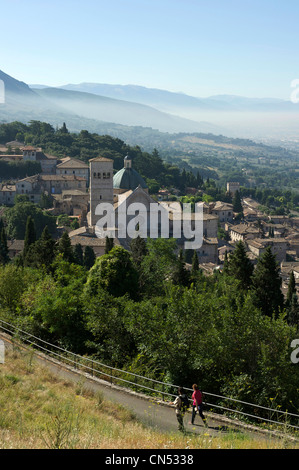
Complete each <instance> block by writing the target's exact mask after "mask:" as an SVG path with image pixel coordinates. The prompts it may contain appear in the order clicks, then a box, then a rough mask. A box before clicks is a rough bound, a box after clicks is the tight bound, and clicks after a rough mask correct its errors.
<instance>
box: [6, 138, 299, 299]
mask: <svg viewBox="0 0 299 470" xmlns="http://www.w3.org/2000/svg"><path fill="white" fill-rule="evenodd" d="M21 151H22V153H21V154H20V155H7V154H3V155H0V160H1V159H5V160H8V161H9V160H10V159H11V160H14V161H16V160H31V161H39V162H40V164H41V172H40V173H39V174H37V175H34V176H29V177H27V178H23V179H20V180H17V181H11V182H7V181H6V182H2V183H0V205H13V204H14V201H15V197H16V196H17V195H26V196H27V197H28V199H29V201H32V202H34V203H39V202H40V199H41V197H42V195H43V194H46V195H47V196H50V198H51V201H52V207H50V208H49V209H47V210H48V211H49V213H52V214H53V215H55V216H58V215H60V214H67V215H68V216H70V217H73V218H76V219H77V220H78V223H79V228H77V229H76V230H71V229H69V228H68V229H67V230H68V231H69V236H70V239H71V242H72V244H73V245H76V244H77V243H80V244H81V245H82V247H83V248H84V247H85V246H87V245H89V246H91V247H92V248H93V250H94V252H95V254H96V256H101V255H102V254H104V252H105V238H99V236H98V234H96V224H97V220H98V219H99V216H98V215H96V207H97V205H98V204H99V203H101V202H104V203H110V204H111V205H113V208H114V211H115V215H116V222H115V224H116V225H115V227H114V229H115V230H114V234H115V235H114V243H115V244H116V245H123V246H125V247H126V248H128V247H129V242H130V239H128V238H125V239H123V238H122V239H120V238H119V237H118V235H117V234H118V230H119V226H118V225H117V220H118V213H119V212H120V210H121V208H122V205H123V204H124V203H126V204H134V203H140V202H141V203H143V204H144V205H145V206H146V207H149V206H150V204H151V203H157V201H158V204H161V205H163V207H164V208H165V207H167V210H168V212H169V213H172V212H173V213H174V212H175V209H174V206H175V204H174V203H173V202H172V201H167V194H166V192H165V191H164V190H162V191H164V192H163V195H160V196H159V194H158V195H157V197H156V198H155V199H153V197H152V196H151V195H150V194H149V193H148V188H147V185H146V183H145V181H144V180H143V178H142V177H141V176H140V175H139V174H138V172H137V171H136V170H135V169H134V168H133V166H132V160H131V159H130V157H128V156H127V157H126V158H125V159H124V167H123V168H122V169H121V170H119V171H117V172H114V169H113V160H112V159H109V158H103V157H98V158H94V159H91V160H89V162H88V164H87V163H84V162H83V161H81V160H79V159H75V158H70V157H65V158H61V159H59V158H57V157H53V156H51V155H46V154H45V153H44V152H43V151H42V149H40V148H34V147H31V146H24V147H21ZM238 189H239V183H238V182H228V183H227V191H228V192H229V193H231V194H234V193H235V192H236V191H237V190H238ZM242 205H243V218H242V221H241V222H239V221H238V220H239V219H237V218H236V215H237V214H235V213H234V211H233V205H232V204H228V203H226V202H222V201H216V202H212V203H209V204H206V203H205V204H204V207H203V211H204V213H203V243H202V246H201V247H200V248H198V249H197V250H196V251H197V254H198V259H199V263H200V267H201V269H202V270H203V272H205V273H207V274H210V273H212V272H213V271H214V270H215V269H221V267H222V265H223V261H224V257H225V252H227V253H228V254H229V253H231V252H233V251H234V249H235V246H236V243H237V242H238V241H240V240H241V241H242V242H244V244H245V246H246V249H247V253H248V256H249V258H250V259H251V260H252V263H253V264H255V263H256V262H257V259H258V257H259V256H260V255H261V254H262V253H263V252H264V251H265V249H266V248H267V246H269V245H270V246H271V249H272V251H273V253H274V254H275V255H276V258H277V261H278V262H279V263H280V268H281V269H280V271H281V276H282V279H283V289H284V290H286V288H287V284H288V280H289V276H290V273H291V271H293V272H294V275H295V278H296V279H298V283H299V217H287V216H271V217H269V216H267V215H266V214H264V213H263V212H261V211H260V210H259V204H258V203H257V202H256V201H254V200H252V199H250V198H245V199H243V200H242ZM131 219H132V217H131ZM220 228H221V229H222V230H221V233H222V235H223V233H225V237H223V236H222V237H221V238H220V237H219V229H220ZM170 236H171V233H170ZM178 243H179V244H180V243H181V246H182V247H183V243H184V239H183V238H182V239H181V240H178ZM22 246H23V241H22V240H13V241H11V243H10V247H9V249H10V256H14V255H16V254H18V253H19V252H20V251H21V250H22Z"/></svg>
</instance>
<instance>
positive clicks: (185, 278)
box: [173, 249, 190, 286]
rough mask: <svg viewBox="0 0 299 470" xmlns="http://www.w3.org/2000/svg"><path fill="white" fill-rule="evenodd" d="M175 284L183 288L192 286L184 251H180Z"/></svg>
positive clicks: (175, 272)
mask: <svg viewBox="0 0 299 470" xmlns="http://www.w3.org/2000/svg"><path fill="white" fill-rule="evenodd" d="M173 282H174V284H178V285H181V286H188V285H189V284H190V273H189V271H188V270H187V269H186V266H185V262H184V255H183V250H182V249H181V250H180V253H179V259H178V264H177V267H176V269H175V271H174V273H173Z"/></svg>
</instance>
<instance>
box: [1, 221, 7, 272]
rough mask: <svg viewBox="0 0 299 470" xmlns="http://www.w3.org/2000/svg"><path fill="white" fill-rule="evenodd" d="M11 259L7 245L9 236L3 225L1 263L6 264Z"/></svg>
mask: <svg viewBox="0 0 299 470" xmlns="http://www.w3.org/2000/svg"><path fill="white" fill-rule="evenodd" d="M8 261H9V256H8V246H7V238H6V232H5V228H4V226H3V225H2V228H1V232H0V263H2V264H6V263H8Z"/></svg>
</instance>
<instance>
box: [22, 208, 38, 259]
mask: <svg viewBox="0 0 299 470" xmlns="http://www.w3.org/2000/svg"><path fill="white" fill-rule="evenodd" d="M35 241H36V230H35V224H34V220H33V218H32V217H31V215H29V216H28V217H27V222H26V230H25V239H24V250H23V258H24V260H25V259H26V257H27V255H28V251H29V248H30V246H31V245H32V244H33V243H35Z"/></svg>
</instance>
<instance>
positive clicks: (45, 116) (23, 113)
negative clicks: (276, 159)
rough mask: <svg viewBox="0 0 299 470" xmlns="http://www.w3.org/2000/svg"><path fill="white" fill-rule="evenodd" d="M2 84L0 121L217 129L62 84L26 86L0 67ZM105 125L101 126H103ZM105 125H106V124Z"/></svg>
mask: <svg viewBox="0 0 299 470" xmlns="http://www.w3.org/2000/svg"><path fill="white" fill-rule="evenodd" d="M0 80H2V81H3V82H4V84H5V103H4V104H1V105H0V122H1V121H2V122H4V121H11V120H21V121H24V122H27V121H29V120H32V119H38V120H41V121H47V122H50V123H51V124H52V125H53V124H54V125H55V124H57V125H59V124H61V122H62V121H66V122H67V124H68V127H69V128H70V129H71V130H74V131H76V130H81V129H82V128H85V129H87V130H93V131H97V132H98V131H100V130H101V126H103V124H107V123H109V124H110V127H111V124H114V125H121V126H141V127H150V128H153V129H157V130H159V131H161V132H171V133H172V132H212V131H214V132H218V133H219V131H220V128H217V126H213V125H209V124H208V123H199V122H196V121H192V120H189V119H185V118H182V117H179V116H175V115H171V114H168V113H165V112H162V111H159V110H157V109H155V108H154V107H152V106H149V105H144V104H141V103H135V102H132V101H125V100H119V99H114V98H110V97H107V96H101V95H98V94H92V93H90V92H86V91H83V92H81V91H72V90H65V89H64V88H51V87H45V86H37V87H36V88H34V87H32V86H30V87H29V86H28V85H27V84H26V83H24V82H21V81H19V80H16V79H14V78H13V77H11V76H9V75H7V74H5V73H4V72H2V71H0ZM104 127H105V126H104ZM106 127H107V126H106Z"/></svg>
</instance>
